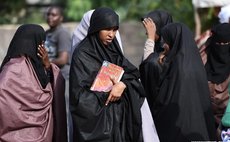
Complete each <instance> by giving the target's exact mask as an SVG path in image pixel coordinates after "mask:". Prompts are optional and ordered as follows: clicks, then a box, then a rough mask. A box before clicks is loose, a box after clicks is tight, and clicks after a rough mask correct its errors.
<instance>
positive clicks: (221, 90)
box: [204, 23, 230, 128]
mask: <svg viewBox="0 0 230 142" xmlns="http://www.w3.org/2000/svg"><path fill="white" fill-rule="evenodd" d="M211 32H212V35H211V37H210V38H209V39H208V41H207V43H206V44H207V47H206V49H205V50H204V52H205V53H204V55H205V56H204V57H206V58H204V64H205V69H206V72H207V77H208V84H209V90H210V93H211V100H212V108H213V111H214V115H215V121H216V128H217V127H218V126H219V125H220V121H221V119H222V116H223V114H224V112H225V109H226V106H227V104H228V101H229V91H228V86H229V82H230V75H229V74H230V24H229V23H223V24H218V25H216V26H215V27H213V28H212V30H211Z"/></svg>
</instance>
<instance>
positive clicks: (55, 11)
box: [47, 7, 60, 14]
mask: <svg viewBox="0 0 230 142" xmlns="http://www.w3.org/2000/svg"><path fill="white" fill-rule="evenodd" d="M47 13H55V14H60V10H59V9H58V8H56V7H50V8H49V9H48V11H47Z"/></svg>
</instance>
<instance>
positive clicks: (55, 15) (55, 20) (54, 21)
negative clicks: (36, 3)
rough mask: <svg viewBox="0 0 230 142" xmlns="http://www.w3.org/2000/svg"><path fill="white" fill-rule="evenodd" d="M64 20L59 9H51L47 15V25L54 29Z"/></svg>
mask: <svg viewBox="0 0 230 142" xmlns="http://www.w3.org/2000/svg"><path fill="white" fill-rule="evenodd" d="M62 20H63V17H62V16H61V13H60V11H59V9H58V8H52V7H51V8H49V9H48V12H47V14H46V21H47V24H48V25H49V26H50V27H51V28H53V27H56V26H57V25H59V24H60V23H61V22H62Z"/></svg>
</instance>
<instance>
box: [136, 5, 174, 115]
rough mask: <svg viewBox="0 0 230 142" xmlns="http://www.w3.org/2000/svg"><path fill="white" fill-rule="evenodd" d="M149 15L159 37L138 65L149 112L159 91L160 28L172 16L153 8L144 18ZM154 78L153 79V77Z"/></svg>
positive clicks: (170, 19)
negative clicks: (151, 49) (150, 51)
mask: <svg viewBox="0 0 230 142" xmlns="http://www.w3.org/2000/svg"><path fill="white" fill-rule="evenodd" d="M147 17H150V18H151V19H152V20H153V21H154V23H155V24H156V29H157V31H156V33H157V35H158V36H159V39H158V40H157V41H155V47H154V52H153V53H151V54H150V55H149V56H148V58H147V59H145V60H144V61H143V62H142V63H141V64H140V66H139V69H140V74H141V82H142V84H143V86H144V88H145V92H146V97H147V100H148V104H149V107H150V110H151V112H153V109H154V108H153V102H154V100H155V97H156V96H157V94H158V91H159V87H158V86H159V79H160V74H161V72H162V67H161V66H160V65H159V64H158V57H159V54H160V52H162V51H163V48H162V44H163V41H162V38H161V33H160V30H161V29H162V28H163V27H164V26H165V25H167V24H169V23H172V21H173V20H172V16H171V15H170V14H169V13H168V12H166V11H162V10H154V11H151V12H149V13H148V14H147V15H146V16H145V18H147ZM153 78H154V79H153Z"/></svg>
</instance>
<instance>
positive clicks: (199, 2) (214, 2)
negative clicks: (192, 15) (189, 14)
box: [192, 0, 230, 8]
mask: <svg viewBox="0 0 230 142" xmlns="http://www.w3.org/2000/svg"><path fill="white" fill-rule="evenodd" d="M192 4H193V5H194V6H195V7H196V8H207V7H217V6H224V5H227V4H230V0H192Z"/></svg>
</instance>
